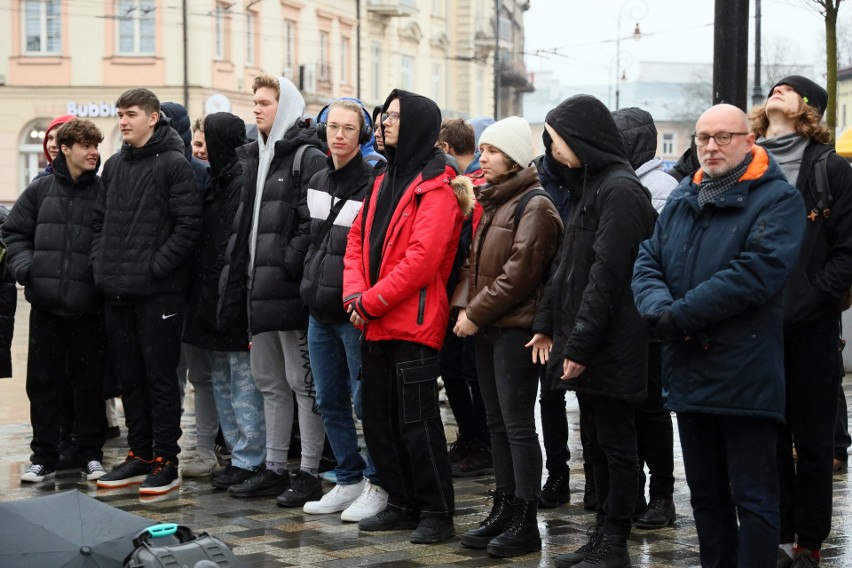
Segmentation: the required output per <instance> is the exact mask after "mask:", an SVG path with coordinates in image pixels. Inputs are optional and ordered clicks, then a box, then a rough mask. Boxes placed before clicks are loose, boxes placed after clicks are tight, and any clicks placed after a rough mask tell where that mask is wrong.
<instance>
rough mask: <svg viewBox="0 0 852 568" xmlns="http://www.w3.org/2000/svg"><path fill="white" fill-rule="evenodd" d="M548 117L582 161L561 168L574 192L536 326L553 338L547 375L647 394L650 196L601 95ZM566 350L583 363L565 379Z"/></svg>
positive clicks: (608, 391) (619, 393) (573, 386)
mask: <svg viewBox="0 0 852 568" xmlns="http://www.w3.org/2000/svg"><path fill="white" fill-rule="evenodd" d="M546 122H547V124H549V125H550V126H551V127H553V128H554V130H556V132H557V133H558V134H559V135H560V137H561V138H562V139H563V140H565V142H566V143H567V144H568V146H570V148H571V149H572V150H573V151H574V153H575V154H576V155H577V157H578V158H579V159H580V162H581V164H582V166H581V167H579V168H565V169H563V170H562V175H563V177H564V178H565V183H566V186H567V187H568V189H569V191H570V192H571V202H572V203H571V214H570V217H569V221H568V224H567V226H566V227H565V235H564V238H563V241H562V251H561V258H560V262H559V266H558V268H557V269H556V272H555V274H554V276H553V277H552V278H551V279H550V281H549V282H548V286H547V290H546V292H545V300H544V303H543V305H542V307H541V308H540V309H539V312H538V314H537V316H536V321H535V324H534V326H533V330H534V331H536V332H541V333H544V334H546V335H548V336H550V337H552V338H553V342H554V344H553V351H552V355H551V357H550V365H549V368H548V377H549V379H550V381H551V385H557V386H558V388H567V389H570V390H575V391H578V392H584V393H589V394H596V395H603V396H609V397H613V398H622V399H627V400H632V401H638V400H641V399H642V398H643V397H644V396H645V392H646V375H647V356H648V338H647V333H646V330H645V324H644V323H643V321H642V319H641V317H640V316H639V312H638V311H637V310H636V306H635V305H634V303H633V294H632V293H631V289H630V281H631V277H632V274H633V263H634V261H635V260H636V254H637V252H638V249H639V243H640V242H642V241H643V240H645V239H647V238H648V237H650V236H651V233H652V231H653V228H654V219H655V213H654V209H653V207H652V206H651V197H650V195H649V194H648V191H647V190H646V189H645V188H644V187H642V185H641V184H640V183H639V180H638V179H637V178H636V175H635V174H634V173H633V170H632V168H631V167H630V164H629V163H628V161H627V156H626V155H625V151H624V146H623V144H622V141H621V136H620V135H619V133H618V130H617V129H616V127H615V123H614V122H613V119H612V115H611V114H610V112H609V110H608V109H607V108H606V107H605V106H604V105H603V103H601V102H600V101H599V100H597V99H596V98H594V97H592V96H589V95H577V96H574V97H571V98H569V99H567V100H565V101H564V102H562V103H561V104H560V105H559V106H558V107H556V108H555V109H553V110H552V111H550V113H548V115H547V118H546ZM550 152H551V150H550V146H548V148H547V153H548V154H549V153H550ZM566 358H567V359H571V360H572V361H575V362H577V363H580V364H582V365H585V366H586V369H585V371H584V372H583V373H582V374H580V376H579V377H577V378H575V379H572V380H569V381H562V382H560V381H559V379H558V378H559V376H561V375H562V364H563V360H564V359H566Z"/></svg>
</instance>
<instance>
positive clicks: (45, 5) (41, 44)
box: [23, 0, 62, 54]
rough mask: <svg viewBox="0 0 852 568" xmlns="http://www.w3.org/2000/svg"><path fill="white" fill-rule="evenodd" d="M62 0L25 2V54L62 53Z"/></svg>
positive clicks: (26, 0)
mask: <svg viewBox="0 0 852 568" xmlns="http://www.w3.org/2000/svg"><path fill="white" fill-rule="evenodd" d="M59 2H60V0H25V1H24V5H23V8H24V10H23V17H24V52H25V53H43V54H50V53H60V52H61V51H62V20H61V15H60V4H59Z"/></svg>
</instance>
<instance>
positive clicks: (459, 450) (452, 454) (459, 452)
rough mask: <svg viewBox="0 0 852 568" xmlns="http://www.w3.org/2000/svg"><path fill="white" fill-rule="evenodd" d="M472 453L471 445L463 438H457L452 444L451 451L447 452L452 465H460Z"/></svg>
mask: <svg viewBox="0 0 852 568" xmlns="http://www.w3.org/2000/svg"><path fill="white" fill-rule="evenodd" d="M469 453H470V443H469V442H468V441H467V440H463V439H462V438H456V441H455V442H453V443H452V444H450V449H449V451H448V452H447V457H449V458H450V464H454V463H458V462H460V461H461V460H463V459H464V458H465V457H467V454H469Z"/></svg>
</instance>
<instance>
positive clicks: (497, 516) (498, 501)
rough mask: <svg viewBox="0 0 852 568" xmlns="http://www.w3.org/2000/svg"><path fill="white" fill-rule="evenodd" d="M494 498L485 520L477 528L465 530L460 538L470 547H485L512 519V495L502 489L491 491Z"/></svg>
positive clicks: (490, 493)
mask: <svg viewBox="0 0 852 568" xmlns="http://www.w3.org/2000/svg"><path fill="white" fill-rule="evenodd" d="M488 493H489V495H491V497H492V498H493V499H494V502H493V503H492V504H491V512H490V513H489V514H488V516H487V517H486V518H485V520H484V521H482V522H481V523H479V526H478V527H476V528H475V529H470V530H468V531H465V532H464V533H463V534H462V535H461V536H460V537H459V540H460V541H461V543H462V544H463V545H465V546H467V547H470V548H485V547H486V546H488V542H489V541H490V540H491V539H492V538H494V537H495V536H497V535H499V534H500V533H502V532H503V531H504V530H506V527H507V526H508V525H509V521H511V520H512V512H513V509H512V502H513V499H512V496H511V495H506V494H505V493H502V492H500V491H489V492H488Z"/></svg>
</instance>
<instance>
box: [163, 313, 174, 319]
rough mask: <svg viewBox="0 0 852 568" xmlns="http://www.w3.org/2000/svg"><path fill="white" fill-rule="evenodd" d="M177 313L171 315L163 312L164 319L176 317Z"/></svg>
mask: <svg viewBox="0 0 852 568" xmlns="http://www.w3.org/2000/svg"><path fill="white" fill-rule="evenodd" d="M176 315H177V313H174V314H169V315H166V314H163V319H164V320H167V319H169V318H173V317H175V316H176Z"/></svg>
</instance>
